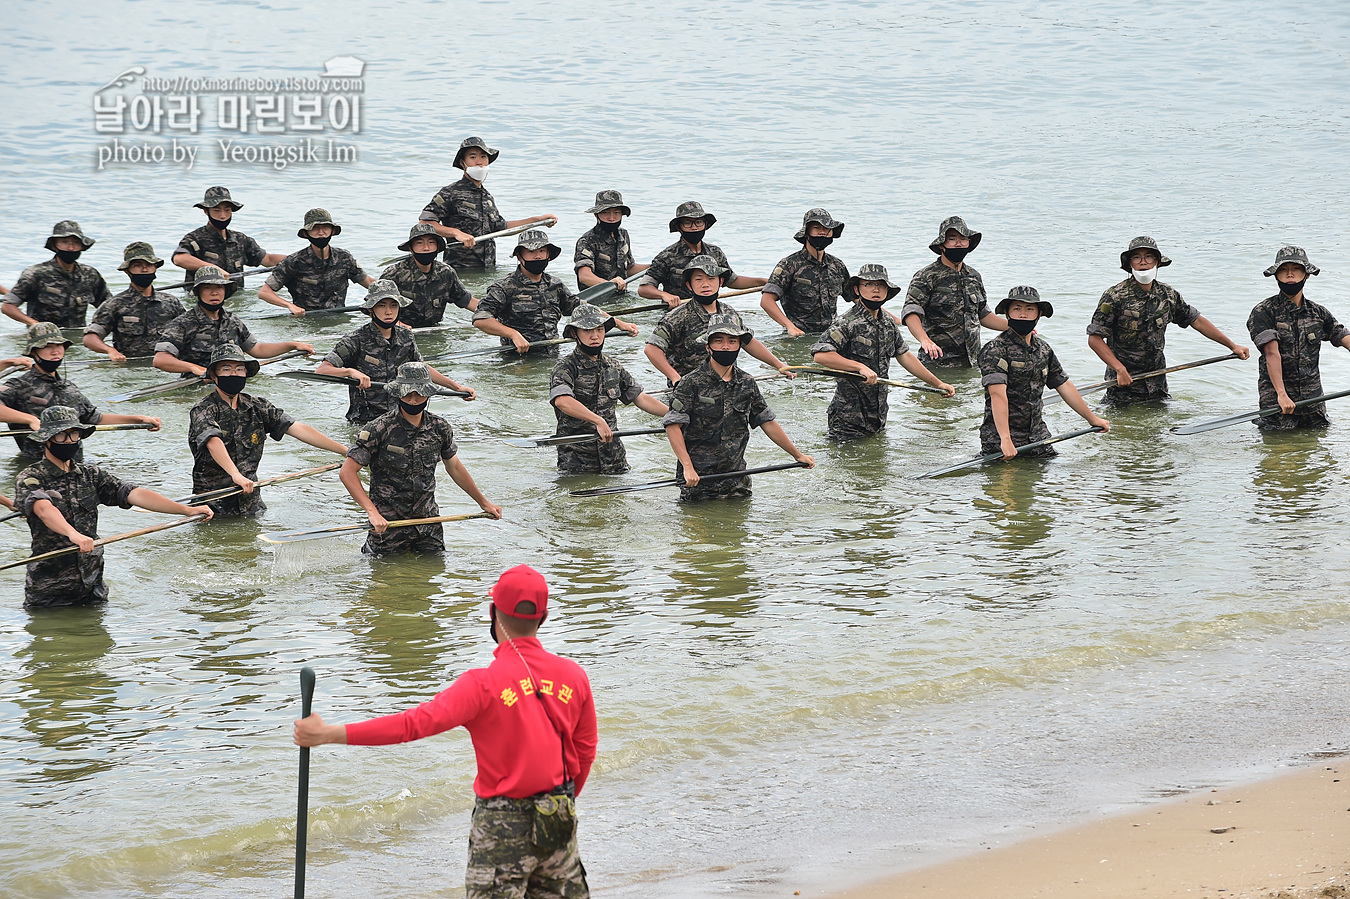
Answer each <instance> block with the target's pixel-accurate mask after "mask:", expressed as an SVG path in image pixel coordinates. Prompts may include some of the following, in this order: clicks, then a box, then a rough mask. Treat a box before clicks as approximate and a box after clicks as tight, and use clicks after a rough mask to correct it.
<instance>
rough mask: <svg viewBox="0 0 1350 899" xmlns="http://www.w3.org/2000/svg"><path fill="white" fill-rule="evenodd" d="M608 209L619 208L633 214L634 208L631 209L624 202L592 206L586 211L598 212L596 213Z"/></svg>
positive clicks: (625, 213)
mask: <svg viewBox="0 0 1350 899" xmlns="http://www.w3.org/2000/svg"><path fill="white" fill-rule="evenodd" d="M606 209H617V210H619V211H620V212H622V213H623V214H624V215H632V214H633V210H631V209H629V208H628V207H627V206H625V205H623V204H622V203H612V204H610V205H609V206H592V207H591V208H590V209H587V210H586V211H587V212H589V213H592V214H596V213H601V212H604V211H605V210H606Z"/></svg>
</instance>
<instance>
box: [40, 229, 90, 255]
mask: <svg viewBox="0 0 1350 899" xmlns="http://www.w3.org/2000/svg"><path fill="white" fill-rule="evenodd" d="M63 237H78V238H79V239H80V243H82V244H84V248H85V249H86V250H87V249H89V248H90V247H92V246H93V245H94V244H96V243H97V242H98V241H96V240H94V239H93V238H92V237H85V236H84V235H83V234H74V233H66V234H53V235H52V236H51V237H49V238H47V242H46V243H44V244H43V246H44V247H46V248H47V249H49V250H51V251H52V252H53V253H55V252H56V242H57V241H58V240H60V239H61V238H63Z"/></svg>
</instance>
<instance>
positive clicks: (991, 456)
mask: <svg viewBox="0 0 1350 899" xmlns="http://www.w3.org/2000/svg"><path fill="white" fill-rule="evenodd" d="M1104 430H1106V429H1105V428H1103V427H1101V426H1099V425H1093V426H1092V427H1090V428H1083V429H1082V430H1079V431H1069V432H1067V433H1064V434H1056V435H1055V436H1053V437H1047V438H1045V439H1044V440H1036V441H1033V442H1031V443H1028V444H1025V445H1023V446H1019V447H1016V449H1017V452H1018V453H1024V452H1026V451H1027V450H1032V449H1040V448H1041V447H1043V446H1049V445H1050V444H1052V443H1060V442H1062V441H1065V440H1072V439H1074V438H1075V437H1082V436H1083V435H1084V434H1095V433H1097V432H1098V431H1104ZM1002 458H1003V454H1002V453H987V454H985V455H983V456H976V457H975V458H973V459H967V460H966V461H964V462H957V463H956V464H955V465H948V466H947V467H945V468H935V469H933V470H932V471H926V472H924V473H923V474H915V475H910V476H909V477H908V478H907V480H910V481H922V480H925V479H926V478H935V477H937V476H938V475H944V474H951V473H952V472H954V471H960V470H961V469H963V468H971V467H973V466H975V465H982V464H984V463H985V462H996V461H998V460H999V459H1002Z"/></svg>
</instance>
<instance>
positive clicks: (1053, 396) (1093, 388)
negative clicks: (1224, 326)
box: [1042, 353, 1238, 406]
mask: <svg viewBox="0 0 1350 899" xmlns="http://www.w3.org/2000/svg"><path fill="white" fill-rule="evenodd" d="M1237 357H1238V356H1237V353H1229V354H1228V355H1226V356H1211V357H1210V358H1208V359H1200V360H1198V361H1196V362H1187V363H1185V364H1184V365H1173V366H1172V367H1171V368H1160V369H1158V370H1157V371H1150V372H1145V373H1144V374H1142V375H1135V376H1134V380H1136V381H1142V380H1144V379H1145V378H1156V377H1158V376H1159V375H1170V374H1171V373H1172V372H1174V371H1185V370H1186V369H1188V368H1199V367H1200V366H1202V365H1213V364H1214V363H1215V362H1225V361H1227V360H1229V359H1236V358H1237ZM1115 386H1116V379H1115V378H1112V379H1111V380H1109V381H1098V382H1097V383H1096V384H1089V385H1087V386H1086V387H1079V388H1078V392H1079V393H1080V394H1083V393H1096V392H1097V391H1098V390H1106V389H1107V388H1110V387H1115ZM1042 399H1043V402H1044V403H1045V405H1047V406H1049V405H1051V404H1052V403H1058V402H1062V401H1063V400H1064V397H1062V396H1060V395H1059V393H1057V392H1056V391H1053V390H1052V391H1050V392H1049V393H1047V394H1046V395H1045V396H1044V397H1043V398H1042Z"/></svg>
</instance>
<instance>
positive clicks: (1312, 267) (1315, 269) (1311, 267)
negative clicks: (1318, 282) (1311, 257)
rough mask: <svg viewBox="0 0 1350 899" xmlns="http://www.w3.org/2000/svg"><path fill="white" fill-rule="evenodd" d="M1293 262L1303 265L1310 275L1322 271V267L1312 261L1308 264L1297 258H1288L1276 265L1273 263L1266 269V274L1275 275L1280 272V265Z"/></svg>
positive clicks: (1267, 275) (1268, 276)
mask: <svg viewBox="0 0 1350 899" xmlns="http://www.w3.org/2000/svg"><path fill="white" fill-rule="evenodd" d="M1291 262H1292V263H1294V265H1301V266H1303V270H1304V271H1305V272H1307V273H1308V274H1309V275H1316V274H1320V273H1321V271H1322V270H1321V269H1320V268H1318V267H1317V266H1315V265H1313V264H1312V263H1311V262H1309V263H1308V264H1306V265H1304V264H1303V263H1302V262H1299V261H1298V260H1297V259H1286V260H1284V262H1277V263H1275V264H1274V265H1272V266H1271V267H1270V268H1268V269H1266V271H1265V276H1266V277H1267V278H1271V277H1274V275H1275V273H1276V272H1278V271H1279V270H1280V266H1282V265H1288V264H1289V263H1291Z"/></svg>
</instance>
